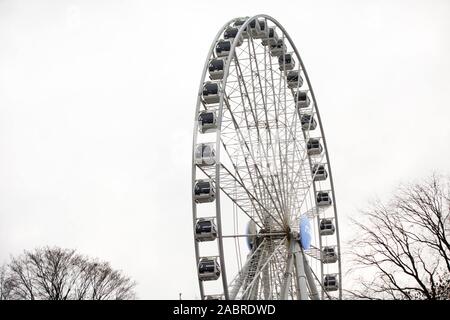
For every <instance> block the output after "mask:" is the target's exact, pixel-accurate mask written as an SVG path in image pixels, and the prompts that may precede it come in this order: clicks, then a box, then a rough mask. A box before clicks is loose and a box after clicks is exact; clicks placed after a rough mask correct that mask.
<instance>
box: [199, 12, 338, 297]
mask: <svg viewBox="0 0 450 320" xmlns="http://www.w3.org/2000/svg"><path fill="white" fill-rule="evenodd" d="M261 18H263V19H266V20H268V21H271V22H272V23H274V24H275V25H276V27H277V28H279V29H280V30H281V31H282V33H283V37H285V38H286V39H287V40H288V41H289V44H290V46H291V47H292V49H293V51H294V53H295V56H296V58H297V59H298V61H299V63H300V65H301V67H302V69H301V70H302V72H303V73H304V75H305V80H306V81H307V83H308V88H309V91H310V93H311V98H312V100H313V103H314V108H315V114H316V115H317V120H318V124H319V125H318V127H319V128H320V132H321V140H322V141H323V146H324V151H325V152H324V157H325V159H326V165H327V168H328V174H329V180H330V186H331V194H332V196H333V200H334V201H333V212H334V219H335V223H336V240H337V244H336V245H337V248H338V252H339V256H338V269H339V280H340V283H342V281H341V278H342V272H341V254H340V240H339V228H338V216H337V208H336V197H335V190H334V183H333V178H332V170H331V164H330V158H329V154H328V147H327V145H326V139H325V133H324V130H323V126H322V121H321V118H320V113H319V108H318V105H317V101H316V98H315V95H314V90H313V87H312V86H311V83H310V79H309V76H308V73H307V71H306V68H305V66H304V64H303V61H302V59H301V56H300V54H299V51H298V49H297V47H296V46H295V43H294V42H293V41H292V38H291V37H290V35H289V34H288V32H287V31H286V29H285V28H284V27H283V26H282V25H281V24H280V23H279V22H278V21H277V20H276V19H274V18H273V17H271V16H269V15H265V14H258V15H254V16H252V17H246V21H245V22H244V23H243V24H242V25H240V26H239V30H238V33H237V35H236V37H235V38H234V41H233V43H232V45H231V49H230V52H229V54H228V56H227V59H226V60H227V61H226V65H225V67H224V75H223V78H222V87H223V90H222V91H221V92H220V102H219V107H218V109H217V110H218V130H217V134H216V145H217V146H219V145H220V143H221V129H222V118H223V107H224V100H225V86H226V84H227V81H228V76H229V70H230V65H231V61H232V60H233V59H234V58H236V59H237V57H235V52H236V47H237V41H238V38H239V37H240V36H241V35H242V34H243V33H244V32H246V30H245V29H246V28H247V26H248V25H249V24H250V23H251V22H252V21H255V20H256V21H258V19H261ZM238 19H239V18H234V19H231V20H230V21H229V22H227V23H226V24H225V25H224V26H223V27H222V28H221V29H220V30H219V32H218V33H217V35H216V37H215V38H214V40H213V42H212V44H211V47H210V50H209V52H208V56H207V59H206V61H205V65H204V69H203V72H202V77H201V81H200V86H199V93H198V98H197V106H196V113H195V117H196V118H197V115H198V113H199V111H200V107H201V105H202V102H201V91H202V88H203V84H204V81H205V79H206V76H207V70H208V69H207V68H208V64H209V61H210V59H211V57H213V53H214V46H215V45H216V44H217V42H218V41H219V39H220V37H221V35H222V34H223V32H224V30H225V29H226V28H227V27H228V26H230V25H231V23H233V22H234V21H236V20H238ZM197 135H198V130H197V125H195V126H194V139H193V149H195V146H196V142H197ZM216 158H217V159H218V160H220V148H217V151H216ZM308 158H309V156H308ZM220 170H221V168H220V161H216V163H215V188H216V190H217V192H216V199H215V202H216V219H217V226H218V237H217V239H218V243H219V258H220V264H221V266H222V268H223V269H222V282H223V288H224V296H225V298H226V299H228V298H229V292H228V290H229V284H228V282H227V277H226V265H225V256H224V255H225V252H224V249H223V243H222V240H223V238H224V237H223V234H222V229H221V223H222V219H221V205H220V194H221V191H220V180H221V179H220ZM195 171H196V164H195V162H194V152H193V155H192V184H193V185H194V182H195V177H196V175H195ZM312 185H313V188H314V193H316V190H315V184H314V183H313V184H312ZM193 218H194V228H195V220H196V219H197V215H196V204H195V202H194V201H193ZM194 232H195V231H194ZM319 239H320V237H319ZM194 242H195V256H196V261H197V262H198V260H199V258H200V255H199V249H198V242H197V241H196V240H195V239H194ZM322 274H323V272H322ZM199 287H200V291H201V295H202V297H203V296H204V289H203V283H202V281H200V280H199ZM341 295H342V288H341V286H340V287H339V297H341Z"/></svg>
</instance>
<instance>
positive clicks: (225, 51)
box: [192, 15, 342, 300]
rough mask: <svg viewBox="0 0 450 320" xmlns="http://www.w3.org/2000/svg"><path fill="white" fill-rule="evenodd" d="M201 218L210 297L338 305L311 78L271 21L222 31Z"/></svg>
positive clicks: (201, 96)
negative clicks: (332, 302) (323, 301)
mask: <svg viewBox="0 0 450 320" xmlns="http://www.w3.org/2000/svg"><path fill="white" fill-rule="evenodd" d="M192 210H193V232H194V243H195V261H196V268H197V276H198V281H199V289H200V295H201V298H202V299H227V300H228V299H231V300H233V299H242V300H256V299H264V300H269V299H276V300H279V299H282V300H287V299H295V300H297V299H300V300H308V299H312V300H316V299H340V298H341V295H342V289H341V285H342V274H341V257H340V245H339V229H338V219H337V211H336V198H335V193H334V188H333V180H332V175H331V167H330V159H329V156H328V151H327V146H326V141H325V135H324V131H323V127H322V124H321V121H320V115H319V110H318V107H317V102H316V99H315V96H314V92H313V89H312V87H311V84H310V81H309V78H308V75H307V73H306V69H305V67H304V65H303V63H302V60H301V59H300V55H299V53H298V50H297V49H296V47H295V45H294V43H293V42H292V40H291V38H290V37H289V35H288V34H287V32H286V31H285V29H284V28H283V27H282V26H281V25H280V24H279V23H278V22H277V21H276V20H275V19H273V18H272V17H270V16H267V15H257V16H254V17H245V18H236V19H233V20H231V21H229V22H228V23H226V24H225V25H224V26H223V27H222V28H221V29H220V30H219V32H218V33H217V36H216V37H215V39H214V41H213V43H212V45H211V47H210V50H209V52H208V56H207V59H206V62H205V66H204V69H203V73H202V77H201V82H200V88H199V91H198V100H197V107H196V110H195V119H194V134H193V152H192Z"/></svg>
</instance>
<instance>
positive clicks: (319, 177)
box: [312, 164, 328, 181]
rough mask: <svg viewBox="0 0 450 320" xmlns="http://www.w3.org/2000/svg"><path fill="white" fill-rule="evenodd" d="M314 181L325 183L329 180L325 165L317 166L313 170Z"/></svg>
mask: <svg viewBox="0 0 450 320" xmlns="http://www.w3.org/2000/svg"><path fill="white" fill-rule="evenodd" d="M312 175H313V177H314V181H323V180H326V179H327V178H328V173H327V170H326V169H325V166H324V165H323V164H315V165H314V166H313V168H312Z"/></svg>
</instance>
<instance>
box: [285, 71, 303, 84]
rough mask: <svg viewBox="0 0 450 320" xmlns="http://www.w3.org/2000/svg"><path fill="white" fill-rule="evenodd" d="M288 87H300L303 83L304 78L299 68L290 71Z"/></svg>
mask: <svg viewBox="0 0 450 320" xmlns="http://www.w3.org/2000/svg"><path fill="white" fill-rule="evenodd" d="M286 80H287V84H288V88H289V89H295V88H300V87H301V86H302V85H303V78H302V76H301V75H299V72H298V71H297V70H293V71H289V72H288V74H287V77H286Z"/></svg>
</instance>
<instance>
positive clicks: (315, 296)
mask: <svg viewBox="0 0 450 320" xmlns="http://www.w3.org/2000/svg"><path fill="white" fill-rule="evenodd" d="M302 256H303V263H304V266H305V274H306V279H307V280H308V286H309V289H310V291H311V299H312V300H320V296H319V292H318V291H317V286H316V282H315V281H314V277H313V274H312V272H311V267H310V266H309V263H308V260H306V257H305V255H304V254H302Z"/></svg>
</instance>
